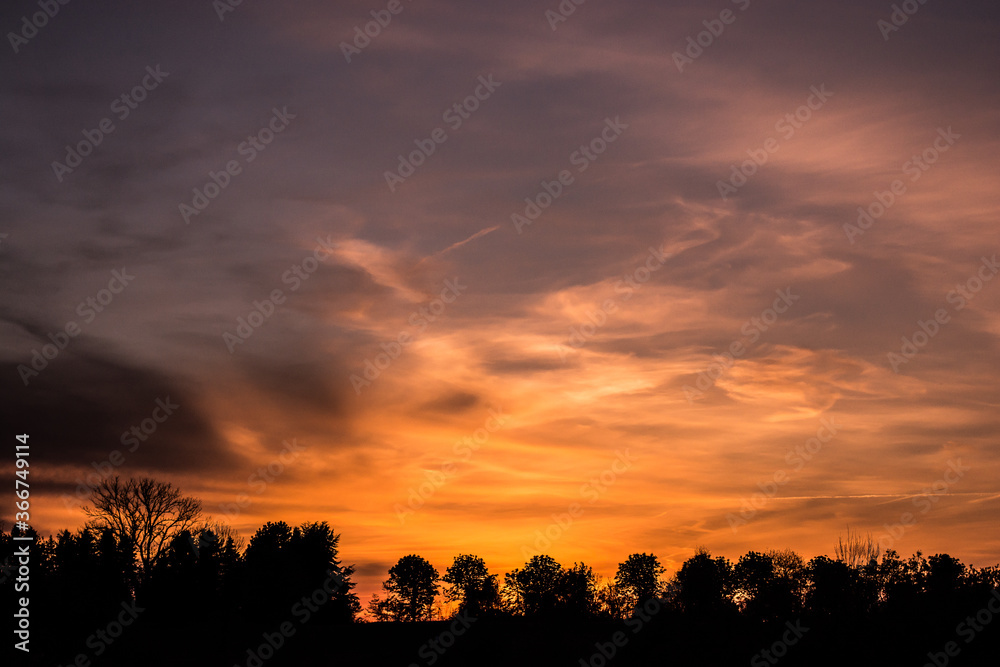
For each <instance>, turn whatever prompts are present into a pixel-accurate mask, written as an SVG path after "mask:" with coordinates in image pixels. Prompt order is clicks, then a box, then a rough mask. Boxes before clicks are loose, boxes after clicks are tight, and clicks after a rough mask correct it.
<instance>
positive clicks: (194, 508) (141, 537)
mask: <svg viewBox="0 0 1000 667" xmlns="http://www.w3.org/2000/svg"><path fill="white" fill-rule="evenodd" d="M90 502H91V504H90V505H86V506H84V508H83V511H84V513H85V514H86V515H87V516H88V517H90V521H89V522H88V523H87V527H88V528H94V529H96V530H104V529H109V530H111V531H112V533H113V534H114V535H115V538H116V539H117V540H118V542H119V543H126V544H131V545H132V546H133V548H134V550H135V553H136V555H137V556H138V558H139V565H140V573H141V574H142V575H143V576H145V575H146V574H147V573H148V572H149V569H150V567H151V566H152V564H153V562H154V560H155V559H156V557H157V556H159V555H160V552H161V551H162V550H163V549H164V547H165V546H166V545H167V544H168V543H169V541H170V540H171V539H173V537H174V536H175V535H177V534H178V533H180V532H181V531H184V530H190V529H191V528H192V527H194V526H195V525H196V524H197V522H198V519H199V518H200V517H201V502H200V501H199V500H197V499H195V498H190V497H187V496H182V495H181V492H180V490H179V489H175V488H174V486H173V485H172V484H169V483H164V482H157V481H156V480H153V479H150V478H148V477H143V478H141V479H135V478H131V479H128V480H125V481H122V480H121V478H119V477H118V476H115V477H112V478H109V479H105V480H103V481H101V483H100V484H98V485H97V487H96V488H95V489H94V490H93V492H92V493H91V496H90Z"/></svg>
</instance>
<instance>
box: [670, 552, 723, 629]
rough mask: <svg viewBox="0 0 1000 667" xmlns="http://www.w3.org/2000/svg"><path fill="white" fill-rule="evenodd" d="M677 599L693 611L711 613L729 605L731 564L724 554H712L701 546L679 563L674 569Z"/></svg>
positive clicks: (682, 606) (686, 609) (683, 606)
mask: <svg viewBox="0 0 1000 667" xmlns="http://www.w3.org/2000/svg"><path fill="white" fill-rule="evenodd" d="M677 584H678V591H677V601H678V602H679V603H680V605H681V608H682V609H684V610H685V611H688V612H693V613H711V612H717V611H719V610H721V609H724V608H726V607H729V606H730V605H731V602H732V601H731V598H730V595H731V593H732V587H733V567H732V564H731V563H730V562H729V561H728V560H726V559H725V558H723V557H721V556H719V557H718V558H712V556H711V554H709V553H708V551H707V550H705V549H703V548H699V549H698V552H697V553H696V554H695V555H694V556H693V557H692V558H689V559H688V560H686V561H684V564H683V565H681V569H680V571H679V572H678V573H677Z"/></svg>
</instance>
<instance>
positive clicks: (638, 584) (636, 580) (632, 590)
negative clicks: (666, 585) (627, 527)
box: [615, 553, 666, 609]
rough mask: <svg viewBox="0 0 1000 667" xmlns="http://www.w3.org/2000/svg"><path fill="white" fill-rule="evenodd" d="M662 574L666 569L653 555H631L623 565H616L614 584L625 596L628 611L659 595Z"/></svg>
mask: <svg viewBox="0 0 1000 667" xmlns="http://www.w3.org/2000/svg"><path fill="white" fill-rule="evenodd" d="M664 572H666V568H664V567H663V566H662V565H660V560H659V559H658V558H657V557H656V556H654V555H653V554H645V553H641V554H632V555H631V556H629V557H628V558H627V559H625V562H624V563H619V564H618V572H617V573H616V574H615V583H616V584H617V585H618V587H619V588H620V589H621V591H622V593H624V594H625V595H626V596H627V600H628V604H629V608H630V609H635V608H636V607H640V606H642V605H643V604H645V603H646V602H647V601H648V600H651V599H652V598H654V597H657V596H658V595H659V593H660V587H661V586H662V582H661V581H660V577H661V576H662V575H663V573H664Z"/></svg>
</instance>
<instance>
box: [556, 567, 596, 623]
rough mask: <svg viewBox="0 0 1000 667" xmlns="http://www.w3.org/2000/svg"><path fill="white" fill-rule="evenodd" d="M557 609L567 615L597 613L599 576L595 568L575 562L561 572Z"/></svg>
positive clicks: (557, 588)
mask: <svg viewBox="0 0 1000 667" xmlns="http://www.w3.org/2000/svg"><path fill="white" fill-rule="evenodd" d="M556 597H557V605H558V606H557V609H558V611H559V612H561V613H562V614H564V615H566V616H572V617H577V618H589V617H592V616H596V615H597V576H596V575H595V574H594V570H593V568H591V567H590V566H588V565H584V564H583V563H573V567H571V568H566V569H564V570H562V571H561V572H560V573H559V578H558V580H557V586H556Z"/></svg>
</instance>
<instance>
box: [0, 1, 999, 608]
mask: <svg viewBox="0 0 1000 667" xmlns="http://www.w3.org/2000/svg"><path fill="white" fill-rule="evenodd" d="M52 4H53V5H54V3H52ZM902 4H903V5H905V8H904V7H902V6H900V7H899V10H898V11H896V10H894V6H893V5H892V3H889V2H884V3H883V2H870V1H866V2H860V1H846V2H845V1H843V0H838V1H837V2H833V1H827V0H819V1H816V2H810V3H795V2H791V1H790V0H770V1H764V0H738V1H734V2H728V1H724V0H716V1H714V2H662V1H660V2H652V1H644V2H638V1H637V2H629V3H612V2H608V1H605V0H590V1H589V2H585V3H583V4H579V5H576V4H575V3H571V2H568V1H564V2H562V3H561V4H560V3H558V2H556V1H555V0H549V1H547V2H537V3H535V2H522V1H512V2H505V3H487V4H482V3H460V2H455V1H445V0H415V1H412V2H411V1H410V0H401V1H400V2H395V1H394V2H383V1H381V0H377V1H372V0H369V1H365V2H337V3H322V2H314V1H312V2H311V1H306V0H294V1H292V2H287V3H282V4H280V5H275V4H273V3H264V2H254V1H253V0H247V1H246V2H242V3H240V4H238V5H235V4H232V5H231V4H228V3H226V2H225V0H220V1H219V2H214V3H213V2H210V1H209V0H199V1H198V2H187V1H182V2H169V3H152V4H148V3H126V2H120V1H116V2H108V3H102V4H101V5H100V6H92V5H91V4H88V3H82V2H70V3H67V4H64V5H62V4H60V5H58V7H57V9H58V11H55V10H53V9H52V8H51V7H50V13H51V12H54V15H53V16H51V17H49V16H43V15H39V12H43V10H44V6H45V5H46V3H45V2H44V0H43V2H42V3H37V2H28V1H26V0H16V1H14V2H10V3H6V4H5V6H4V7H3V9H0V28H2V31H3V33H4V35H5V39H4V42H5V44H3V45H0V52H2V54H3V55H2V57H0V77H2V82H3V85H2V86H0V108H2V115H3V120H4V122H3V126H2V128H0V146H2V150H0V165H2V169H3V172H4V178H3V179H2V181H0V221H2V222H0V276H2V281H3V290H2V292H0V341H2V346H0V354H2V357H0V367H2V368H0V392H2V395H0V403H2V404H3V411H4V418H3V423H4V426H5V428H4V431H5V435H4V437H6V438H8V440H10V441H11V444H16V443H15V442H14V441H13V438H14V435H15V434H21V433H26V434H28V435H29V436H30V444H31V456H32V458H31V468H30V471H31V478H30V479H31V484H32V486H31V490H32V497H31V499H32V519H31V520H32V524H33V525H34V526H35V527H36V528H37V529H38V530H39V531H40V532H42V533H43V534H47V533H51V532H55V531H58V530H61V529H62V528H67V527H68V528H77V527H80V526H82V525H83V522H84V516H83V514H82V512H81V510H80V504H81V502H82V500H83V499H84V498H85V496H86V493H87V489H88V486H87V485H88V484H93V483H96V481H99V480H100V479H101V478H103V477H105V476H108V475H113V474H117V475H121V476H125V477H128V476H152V477H155V478H156V479H159V480H163V481H168V482H170V483H172V484H174V485H175V486H177V487H179V488H180V489H181V490H182V491H183V492H185V493H187V494H190V495H194V496H196V497H198V498H200V499H201V500H202V502H203V505H204V508H205V511H206V513H207V514H210V515H211V516H212V517H213V519H217V520H222V521H225V522H227V523H229V524H231V525H232V526H233V527H235V528H236V529H238V530H239V531H240V532H241V534H243V535H244V536H245V537H249V536H250V535H252V533H253V531H254V530H256V528H257V527H259V526H260V525H261V524H262V523H263V522H265V521H269V520H283V521H286V522H288V523H290V524H298V523H301V522H304V521H327V522H329V523H330V525H331V526H333V527H334V529H335V530H336V531H337V532H339V533H341V535H342V538H341V543H340V554H341V557H342V558H343V560H344V562H345V563H353V564H355V565H356V566H357V575H356V579H357V581H358V582H359V586H358V591H359V593H361V594H362V598H363V599H366V598H367V596H368V595H370V593H372V592H374V591H375V590H376V589H377V587H378V585H379V583H380V582H381V581H382V580H383V579H385V578H386V570H387V569H388V568H389V566H391V565H392V564H393V563H394V562H395V561H396V560H397V559H398V558H399V557H401V556H403V555H406V554H410V553H416V554H420V555H422V556H424V557H425V558H427V559H429V560H430V561H431V562H432V563H433V564H434V565H435V566H436V567H437V568H438V569H439V570H440V571H442V572H443V571H444V569H445V567H447V566H448V565H449V564H450V563H451V559H452V558H453V557H454V556H455V555H458V554H461V553H473V554H477V555H480V556H482V557H483V558H484V559H485V560H486V562H487V564H488V565H489V566H490V568H491V570H492V571H494V572H498V573H502V572H505V571H509V570H511V569H513V568H514V567H518V566H520V565H522V564H523V563H524V562H525V561H526V560H527V559H528V558H529V557H530V556H532V555H535V554H538V553H547V554H550V555H552V556H554V557H555V558H556V559H557V560H559V561H560V562H562V563H563V564H564V565H569V564H571V563H573V562H574V561H584V562H586V563H587V564H589V565H591V566H593V567H594V568H595V570H596V571H597V572H599V573H601V574H604V575H607V576H612V575H613V574H614V570H615V567H616V564H617V563H619V562H621V561H623V560H625V558H626V557H627V556H628V555H629V554H631V553H636V552H647V553H648V552H652V553H655V554H657V555H658V556H659V557H660V559H661V561H662V562H664V564H665V565H666V566H667V568H668V570H669V571H674V570H676V569H677V568H678V567H679V566H680V564H681V563H682V562H683V561H684V560H685V559H687V558H689V557H691V556H692V555H693V554H694V552H695V549H696V548H698V547H700V546H703V547H705V548H707V549H709V550H710V551H711V552H712V553H713V554H715V555H722V556H726V557H728V558H730V559H736V558H738V557H739V556H740V555H741V554H743V553H745V552H746V551H749V550H759V551H763V550H767V549H782V548H791V549H795V550H796V551H798V552H799V553H801V554H803V555H804V556H805V557H806V558H809V557H811V556H814V555H818V554H831V555H832V554H833V550H834V547H835V546H836V544H837V538H838V536H843V535H845V534H846V531H847V529H848V527H850V529H851V530H852V531H857V532H859V533H861V534H865V533H871V534H872V536H873V538H874V539H876V540H878V541H879V543H880V544H881V545H882V547H883V548H893V549H896V550H897V551H899V552H900V553H901V554H902V555H904V556H908V555H910V554H912V553H913V552H915V551H917V550H922V551H923V552H924V553H926V554H931V553H939V552H947V553H951V554H952V555H954V556H956V557H959V558H960V559H962V560H963V561H964V562H966V563H972V564H974V565H977V566H986V565H991V564H996V563H998V562H1000V530H998V524H997V521H996V512H997V510H998V508H1000V449H998V447H997V433H998V426H1000V419H998V417H997V414H998V412H997V407H998V403H1000V394H998V390H997V386H996V377H997V375H998V370H1000V368H998V366H1000V364H998V360H1000V357H998V354H997V352H998V335H1000V316H998V314H997V312H998V305H1000V280H994V278H995V277H996V274H997V271H998V270H1000V265H998V264H997V255H998V253H1000V247H998V246H1000V243H998V236H997V234H996V223H997V216H998V212H1000V189H998V188H997V187H996V177H997V171H996V156H997V154H998V152H1000V141H998V137H1000V132H998V130H1000V119H998V117H997V115H996V109H997V108H998V106H1000V95H998V86H997V77H996V67H997V64H998V55H1000V48H998V47H1000V40H998V39H997V38H998V34H1000V21H998V19H1000V11H998V9H997V7H996V5H995V3H990V2H985V1H983V2H963V3H947V2H942V1H940V0H927V2H925V3H923V4H920V3H917V2H915V1H911V2H909V3H902ZM40 7H42V8H40ZM32 22H34V23H32ZM366 30H367V34H366V32H365V31H366ZM8 451H12V450H8ZM0 467H2V469H3V471H4V474H5V476H6V478H7V479H12V478H13V461H12V457H6V460H4V461H3V463H2V466H0ZM4 497H5V498H9V501H10V502H7V501H5V502H4V506H3V508H2V510H0V517H2V518H3V519H5V520H6V521H7V525H8V528H9V526H10V522H11V520H12V519H13V511H14V510H13V493H11V492H5V493H4Z"/></svg>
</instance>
